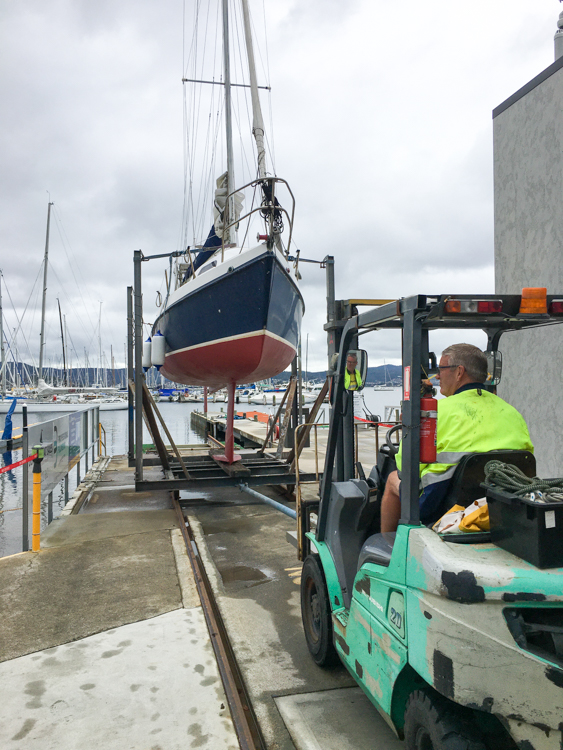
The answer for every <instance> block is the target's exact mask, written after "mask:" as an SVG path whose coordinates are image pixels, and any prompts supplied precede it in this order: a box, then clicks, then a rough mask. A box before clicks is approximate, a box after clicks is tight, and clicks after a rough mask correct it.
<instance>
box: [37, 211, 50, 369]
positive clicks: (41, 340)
mask: <svg viewBox="0 0 563 750" xmlns="http://www.w3.org/2000/svg"><path fill="white" fill-rule="evenodd" d="M52 205H53V204H52V203H50V202H49V204H48V207H47V233H46V236H45V256H44V258H43V302H42V304H41V333H40V335H39V378H42V377H43V349H44V347H45V304H46V302H47V268H48V265H49V228H50V226H51V206H52Z"/></svg>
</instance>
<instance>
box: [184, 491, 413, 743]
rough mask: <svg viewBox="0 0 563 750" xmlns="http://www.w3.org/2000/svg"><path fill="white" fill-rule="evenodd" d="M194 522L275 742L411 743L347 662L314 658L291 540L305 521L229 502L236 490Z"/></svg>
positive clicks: (197, 512) (267, 733)
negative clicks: (323, 663) (331, 663)
mask: <svg viewBox="0 0 563 750" xmlns="http://www.w3.org/2000/svg"><path fill="white" fill-rule="evenodd" d="M263 490H265V488H261V491H263ZM265 491H266V492H267V491H268V490H265ZM268 494H270V495H271V496H272V497H274V498H276V499H278V500H279V499H280V497H279V495H277V494H276V493H275V492H274V491H272V490H270V491H269V492H268ZM245 503H247V501H245ZM190 522H191V524H192V528H193V529H194V531H195V533H196V538H197V541H198V545H199V548H200V553H201V554H202V557H203V558H204V562H205V566H206V570H207V572H208V575H209V576H210V578H211V579H212V583H213V586H214V590H215V594H216V596H217V599H218V602H219V606H220V609H221V613H222V615H223V618H224V620H225V623H226V626H227V629H228V632H229V636H230V638H231V641H232V643H233V646H234V650H235V654H236V657H237V660H238V663H239V666H240V668H241V670H242V672H243V676H244V679H245V683H246V685H247V688H248V689H249V691H250V695H251V698H252V702H253V706H254V710H255V712H256V714H257V716H258V719H259V721H260V724H261V728H262V732H263V734H264V737H265V739H266V742H267V746H268V748H269V750H293V748H294V747H296V748H298V750H305V749H306V750H320V748H323V750H333V748H334V750H336V749H337V748H339V749H340V748H343V747H346V748H349V749H350V750H377V749H378V748H381V749H382V750H383V749H385V750H395V748H400V747H402V742H399V740H397V739H396V738H395V737H394V735H393V733H392V732H391V730H390V729H389V728H388V727H387V726H386V724H385V723H384V721H383V720H382V719H381V718H380V717H379V715H378V714H377V712H376V710H375V709H374V708H373V706H372V705H371V704H370V703H369V701H368V699H367V698H366V697H365V696H364V695H363V693H361V691H359V689H357V688H356V687H355V685H356V683H355V682H354V680H353V679H352V678H351V677H350V676H349V675H348V673H347V671H346V670H345V669H344V667H342V666H340V667H337V668H335V669H332V670H324V669H321V668H319V667H317V666H316V665H315V664H314V662H313V661H312V659H311V658H310V655H309V652H308V650H307V645H306V642H305V638H304V635H303V627H302V623H301V607H300V593H299V584H300V580H301V563H300V562H299V561H298V560H297V557H296V550H295V548H294V547H292V546H291V545H290V544H288V543H287V542H286V531H288V530H293V529H294V527H295V522H294V521H292V520H291V519H290V518H288V517H287V516H284V515H282V514H281V513H280V512H278V511H276V510H274V509H271V508H270V507H269V506H266V505H262V504H259V503H254V502H253V501H251V503H250V504H245V505H234V504H232V505H229V504H228V496H227V495H225V496H224V497H219V496H216V497H214V498H213V499H212V500H210V501H209V500H208V501H207V502H206V504H205V505H200V506H197V507H192V509H191V511H190ZM342 688H346V689H345V690H339V689H342Z"/></svg>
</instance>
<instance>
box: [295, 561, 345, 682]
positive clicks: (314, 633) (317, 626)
mask: <svg viewBox="0 0 563 750" xmlns="http://www.w3.org/2000/svg"><path fill="white" fill-rule="evenodd" d="M301 618H302V620H303V630H304V631H305V640H306V641H307V647H308V649H309V652H310V654H311V656H312V657H313V661H314V662H315V664H317V665H318V666H319V667H332V666H334V665H335V664H338V662H339V658H338V654H337V652H336V649H335V648H334V643H333V641H332V616H331V612H330V602H329V599H328V591H327V588H326V583H325V578H324V575H323V571H322V568H321V564H320V560H319V557H318V555H309V556H308V557H307V558H306V559H305V562H304V563H303V570H302V572H301Z"/></svg>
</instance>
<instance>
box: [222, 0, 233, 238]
mask: <svg viewBox="0 0 563 750" xmlns="http://www.w3.org/2000/svg"><path fill="white" fill-rule="evenodd" d="M223 65H224V77H225V131H226V133H225V135H226V141H227V195H230V194H231V193H232V192H233V190H234V189H235V176H234V161H235V160H234V157H233V122H232V105H231V60H230V51H229V0H223ZM234 217H235V202H234V196H231V197H230V198H229V200H228V201H227V205H226V206H225V221H224V226H228V225H229V224H230V223H231V221H232V220H233V219H234ZM231 229H233V231H232V232H231ZM231 229H229V230H228V234H227V235H224V236H223V239H224V240H225V242H228V241H230V238H231V237H234V236H235V232H234V227H232V228H231Z"/></svg>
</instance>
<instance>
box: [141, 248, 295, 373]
mask: <svg viewBox="0 0 563 750" xmlns="http://www.w3.org/2000/svg"><path fill="white" fill-rule="evenodd" d="M239 257H240V258H241V261H242V262H241V263H240V264H239V265H237V266H234V265H230V266H229V267H228V268H225V269H224V272H223V273H221V274H220V275H216V276H215V278H213V279H212V280H211V281H210V283H208V284H203V285H199V286H198V287H197V288H195V289H194V291H191V292H190V290H189V284H190V282H188V284H186V287H187V290H186V293H185V294H184V295H183V296H182V297H181V298H180V299H178V300H175V301H173V302H172V303H171V304H170V305H169V306H168V308H167V309H166V311H165V312H164V313H163V314H162V316H161V317H160V318H159V319H158V320H157V321H156V323H155V325H154V331H156V330H159V329H160V331H161V333H162V334H163V335H164V337H165V339H166V356H165V362H164V365H163V366H162V368H161V372H162V374H163V375H164V376H165V377H167V378H168V379H170V380H173V381H174V382H177V383H185V384H186V385H207V386H210V387H219V386H223V385H226V384H228V383H249V382H252V381H255V380H264V379H265V378H269V377H272V376H274V375H277V374H278V373H280V372H282V371H283V370H285V368H286V367H287V366H288V365H289V364H290V363H291V361H292V360H293V358H294V356H295V352H296V350H297V343H298V338H299V329H300V325H301V317H302V315H303V308H304V306H303V300H302V297H301V294H300V292H299V289H298V288H297V285H296V284H295V283H294V282H293V280H292V279H291V277H290V276H289V274H288V273H287V271H286V269H285V268H284V267H283V265H282V264H281V263H280V260H279V258H278V255H277V254H276V252H275V251H270V250H267V249H264V251H263V252H261V253H259V254H258V255H256V254H255V255H254V256H253V257H251V258H250V259H249V260H248V261H246V262H244V256H243V255H241V256H239ZM225 266H227V264H225Z"/></svg>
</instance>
